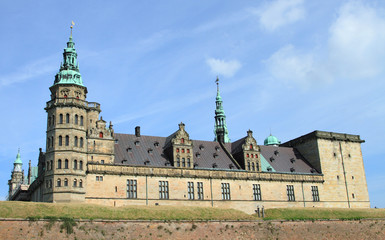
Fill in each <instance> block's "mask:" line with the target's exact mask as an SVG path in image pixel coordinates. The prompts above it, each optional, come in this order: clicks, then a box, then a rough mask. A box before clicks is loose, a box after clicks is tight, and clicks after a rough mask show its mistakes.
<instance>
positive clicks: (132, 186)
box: [127, 179, 137, 198]
mask: <svg viewBox="0 0 385 240" xmlns="http://www.w3.org/2000/svg"><path fill="white" fill-rule="evenodd" d="M127 198H137V184H136V180H132V179H128V180H127Z"/></svg>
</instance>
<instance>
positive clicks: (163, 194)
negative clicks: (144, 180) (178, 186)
mask: <svg viewBox="0 0 385 240" xmlns="http://www.w3.org/2000/svg"><path fill="white" fill-rule="evenodd" d="M159 199H168V181H159Z"/></svg>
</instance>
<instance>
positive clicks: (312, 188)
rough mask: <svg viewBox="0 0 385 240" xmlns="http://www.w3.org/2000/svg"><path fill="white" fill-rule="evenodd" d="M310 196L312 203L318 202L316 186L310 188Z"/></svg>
mask: <svg viewBox="0 0 385 240" xmlns="http://www.w3.org/2000/svg"><path fill="white" fill-rule="evenodd" d="M311 195H312V196H313V202H319V194H318V186H311Z"/></svg>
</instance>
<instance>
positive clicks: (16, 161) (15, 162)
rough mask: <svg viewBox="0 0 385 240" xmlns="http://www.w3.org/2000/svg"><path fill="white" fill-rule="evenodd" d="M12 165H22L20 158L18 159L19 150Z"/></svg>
mask: <svg viewBox="0 0 385 240" xmlns="http://www.w3.org/2000/svg"><path fill="white" fill-rule="evenodd" d="M13 163H14V164H23V162H22V161H21V157H20V149H19V150H18V151H17V155H16V159H15V161H14V162H13Z"/></svg>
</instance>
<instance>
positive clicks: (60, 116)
mask: <svg viewBox="0 0 385 240" xmlns="http://www.w3.org/2000/svg"><path fill="white" fill-rule="evenodd" d="M59 123H60V124H62V123H63V114H61V113H60V115H59Z"/></svg>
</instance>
